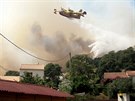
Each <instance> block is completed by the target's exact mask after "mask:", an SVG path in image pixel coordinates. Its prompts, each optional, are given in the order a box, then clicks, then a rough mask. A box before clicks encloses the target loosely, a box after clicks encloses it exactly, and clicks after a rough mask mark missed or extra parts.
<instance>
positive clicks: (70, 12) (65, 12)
mask: <svg viewBox="0 0 135 101" xmlns="http://www.w3.org/2000/svg"><path fill="white" fill-rule="evenodd" d="M57 12H59V14H60V15H62V16H64V17H67V18H76V19H80V18H81V16H82V17H84V15H86V14H87V12H86V11H83V10H82V9H80V10H79V12H75V11H74V10H72V9H70V8H69V9H68V10H66V9H64V8H61V10H60V11H57V9H54V14H57Z"/></svg>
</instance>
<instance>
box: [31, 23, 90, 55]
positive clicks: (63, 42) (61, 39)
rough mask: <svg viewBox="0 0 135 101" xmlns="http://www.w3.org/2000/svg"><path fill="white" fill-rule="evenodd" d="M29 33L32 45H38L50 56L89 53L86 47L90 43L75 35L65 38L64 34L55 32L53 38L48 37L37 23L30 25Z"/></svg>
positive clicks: (70, 34) (71, 34)
mask: <svg viewBox="0 0 135 101" xmlns="http://www.w3.org/2000/svg"><path fill="white" fill-rule="evenodd" d="M31 32H32V33H31V35H32V37H33V40H32V44H36V45H40V46H41V47H43V48H44V51H45V52H47V53H49V54H50V55H54V56H56V57H63V56H65V55H67V54H68V53H70V52H71V53H72V55H75V54H80V53H89V48H88V45H89V44H90V43H91V41H90V40H86V39H84V38H82V37H79V36H77V35H76V33H69V35H68V36H69V37H67V35H66V34H65V33H64V32H62V31H56V32H55V33H54V34H53V36H48V33H43V32H42V26H41V25H40V24H38V23H37V24H33V25H32V27H31ZM81 34H83V33H81ZM35 42H36V43H35Z"/></svg>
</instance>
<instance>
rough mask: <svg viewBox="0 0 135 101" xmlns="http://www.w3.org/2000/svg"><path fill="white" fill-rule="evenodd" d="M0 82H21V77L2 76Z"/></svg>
mask: <svg viewBox="0 0 135 101" xmlns="http://www.w3.org/2000/svg"><path fill="white" fill-rule="evenodd" d="M0 80H9V81H16V82H19V80H20V76H0Z"/></svg>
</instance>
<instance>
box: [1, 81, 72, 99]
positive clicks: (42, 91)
mask: <svg viewBox="0 0 135 101" xmlns="http://www.w3.org/2000/svg"><path fill="white" fill-rule="evenodd" d="M0 91H6V92H12V93H23V94H32V95H45V96H53V97H73V96H72V95H70V94H68V93H65V92H60V91H57V90H54V89H51V88H48V87H45V86H37V85H33V84H24V83H19V82H12V81H5V80H0Z"/></svg>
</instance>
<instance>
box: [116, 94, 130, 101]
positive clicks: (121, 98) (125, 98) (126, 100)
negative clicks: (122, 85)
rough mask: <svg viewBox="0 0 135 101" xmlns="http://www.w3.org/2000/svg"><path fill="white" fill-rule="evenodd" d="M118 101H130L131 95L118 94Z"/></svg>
mask: <svg viewBox="0 0 135 101" xmlns="http://www.w3.org/2000/svg"><path fill="white" fill-rule="evenodd" d="M118 101H130V97H129V94H127V93H119V94H118Z"/></svg>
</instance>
